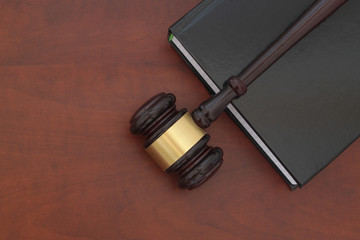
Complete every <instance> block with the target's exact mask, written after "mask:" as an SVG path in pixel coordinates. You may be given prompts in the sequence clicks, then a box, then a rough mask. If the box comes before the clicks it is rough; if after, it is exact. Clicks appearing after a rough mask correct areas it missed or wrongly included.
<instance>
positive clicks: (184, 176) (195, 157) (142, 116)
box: [130, 0, 346, 189]
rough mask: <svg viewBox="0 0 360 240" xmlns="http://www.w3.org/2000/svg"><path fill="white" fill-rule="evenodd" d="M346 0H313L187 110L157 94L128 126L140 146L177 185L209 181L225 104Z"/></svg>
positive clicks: (189, 186)
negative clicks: (211, 131)
mask: <svg viewBox="0 0 360 240" xmlns="http://www.w3.org/2000/svg"><path fill="white" fill-rule="evenodd" d="M345 2H346V0H317V1H316V2H314V3H313V5H312V6H311V7H310V8H309V9H308V10H307V11H306V12H305V13H304V14H303V15H302V16H301V17H300V18H299V19H298V20H297V21H296V22H295V23H294V24H293V25H292V26H291V27H289V28H288V29H287V30H286V31H285V32H284V33H283V34H282V35H281V36H280V37H279V38H278V39H277V40H276V41H275V42H274V43H273V44H272V45H271V46H270V47H268V48H267V49H266V50H265V51H264V52H263V53H262V54H261V55H260V56H259V57H257V58H256V59H255V60H254V61H253V62H252V63H251V64H250V65H249V66H248V67H246V68H245V70H244V71H242V72H241V73H240V74H238V75H237V76H233V77H231V78H229V79H228V80H227V81H226V85H225V87H224V88H223V89H222V90H221V91H220V92H218V93H217V94H216V95H214V96H212V97H211V98H209V99H208V100H206V101H205V102H203V103H202V104H201V105H200V106H199V108H197V109H195V110H194V111H193V112H192V113H191V114H190V113H188V111H187V110H186V109H185V108H184V109H181V110H179V111H178V110H176V107H175V96H174V95H173V94H165V93H160V94H158V95H156V96H154V97H152V98H151V99H150V100H148V101H147V102H146V103H145V104H144V105H142V106H141V107H140V108H139V110H138V111H137V112H136V113H135V114H134V115H133V117H132V119H131V121H130V124H131V127H130V130H131V132H132V133H133V134H141V135H143V136H145V143H144V148H145V149H146V151H147V152H148V154H149V155H150V156H151V157H152V158H153V159H154V160H155V161H156V162H157V163H158V165H159V166H160V168H161V169H162V170H164V171H165V172H167V173H176V175H177V176H178V185H179V186H180V187H181V188H187V189H193V188H196V187H198V186H200V185H201V184H202V183H204V182H205V181H206V180H208V179H209V178H210V177H211V176H212V175H213V174H214V173H215V172H216V171H217V170H218V169H219V167H220V166H221V164H222V162H223V159H222V156H223V152H222V150H221V149H220V148H217V147H215V148H214V147H211V146H208V145H207V143H208V141H209V139H210V136H209V135H208V134H207V133H206V132H205V131H204V130H203V129H204V128H207V127H209V126H210V124H211V122H213V121H215V120H216V119H217V118H218V117H219V115H220V114H221V113H222V112H223V111H224V110H225V108H226V107H227V105H228V104H229V103H230V102H231V101H232V100H233V99H236V98H238V97H240V96H242V95H243V94H245V93H246V91H247V86H249V85H250V84H251V83H252V82H253V81H254V80H255V79H256V78H257V77H258V76H260V75H261V74H262V73H263V72H264V71H265V70H266V69H267V68H269V67H270V66H271V65H272V64H273V63H274V62H275V61H276V60H278V59H279V58H280V57H281V56H282V55H283V54H284V53H285V52H286V51H288V50H289V49H290V48H291V47H292V46H293V45H294V44H296V43H297V42H298V41H299V40H300V39H302V38H303V37H304V36H305V35H306V34H307V33H309V32H310V31H311V30H312V29H313V28H315V27H316V26H317V25H318V24H320V23H321V22H322V21H323V20H324V19H326V18H327V17H328V16H329V15H330V14H332V13H333V12H334V11H335V10H336V9H337V8H339V7H340V6H341V5H342V4H344V3H345Z"/></svg>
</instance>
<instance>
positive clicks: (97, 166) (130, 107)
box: [0, 0, 360, 240]
mask: <svg viewBox="0 0 360 240" xmlns="http://www.w3.org/2000/svg"><path fill="white" fill-rule="evenodd" d="M199 2H200V1H199V0H181V1H180V0H172V1H168V0H158V1H140V0H133V1H125V0H122V1H121V0H119V1H111V0H101V1H100V0H76V1H75V0H74V1H70V0H67V1H55V0H47V1H45V0H28V1H18V0H0V53H1V54H0V79H1V80H0V132H1V134H0V239H2V240H18V239H22V240H27V239H36V240H38V239H47V240H48V239H56V240H103V239H107V240H112V239H157V240H158V239H267V240H271V239H294V240H297V239H342V240H344V239H345V240H346V239H354V240H355V239H359V238H360V228H359V225H360V214H359V213H360V201H359V200H360V189H359V182H360V164H359V161H358V160H359V159H360V141H359V140H358V141H356V142H355V143H353V144H352V145H351V146H350V147H349V148H348V149H347V150H346V151H345V152H344V153H342V154H341V155H340V156H339V157H338V158H337V159H336V160H335V161H334V162H333V163H332V164H330V165H329V166H328V167H327V168H326V169H325V170H324V171H323V172H321V173H320V174H319V175H318V176H316V177H315V178H314V179H313V180H312V181H311V182H310V183H309V184H308V185H306V186H305V187H304V188H303V189H298V190H296V191H294V192H291V191H289V189H288V187H287V186H286V184H285V183H284V182H283V180H282V179H281V177H280V176H279V175H278V174H277V173H276V171H275V170H274V169H273V168H272V167H271V166H270V164H269V163H268V162H267V161H266V160H265V158H264V157H263V156H262V155H261V153H260V152H259V151H258V150H257V149H256V148H255V147H254V146H253V144H252V143H251V142H250V141H249V140H248V139H247V138H246V136H245V135H244V134H243V133H242V132H241V131H239V130H238V128H237V126H235V124H234V123H233V122H232V121H231V119H230V118H229V117H228V116H226V115H225V114H223V115H221V117H220V118H219V120H218V121H216V122H215V123H214V124H213V125H212V127H211V128H209V130H208V132H209V134H210V135H211V136H212V139H211V140H210V142H209V143H210V144H211V145H213V146H220V147H221V148H222V149H223V150H224V164H223V166H222V168H221V169H220V170H219V172H218V173H217V175H216V176H214V178H212V179H211V180H210V181H209V182H208V183H207V184H205V185H204V186H202V187H200V188H199V189H196V190H194V191H185V190H181V189H178V188H177V187H176V183H175V181H172V180H173V179H171V177H169V176H167V175H166V174H164V173H162V172H161V170H160V169H159V168H158V167H157V166H156V164H155V163H154V162H152V161H151V159H150V158H149V157H148V156H147V155H146V153H145V152H144V151H143V149H142V146H141V145H142V139H140V138H138V137H136V136H133V135H132V134H131V133H130V131H129V120H130V118H131V116H132V114H133V113H134V111H135V110H136V109H137V108H138V107H139V106H140V105H141V104H142V103H143V102H144V101H145V100H146V99H148V98H150V97H151V96H153V95H154V94H156V93H158V92H161V91H164V92H173V93H174V94H175V95H176V96H177V105H178V107H179V108H181V107H187V108H188V109H195V108H196V107H197V106H198V104H199V103H200V102H202V101H204V100H205V99H206V98H207V97H208V93H207V92H206V90H205V89H204V88H203V86H202V85H201V83H200V81H198V80H197V78H196V77H195V75H194V74H193V73H192V72H191V70H189V69H188V67H187V66H186V64H185V63H184V62H183V61H182V60H181V58H180V57H179V56H178V55H177V54H176V52H175V51H174V50H173V49H172V48H171V47H170V46H169V44H168V42H167V39H166V36H167V28H168V27H169V26H170V25H171V24H172V23H173V22H175V21H176V20H177V19H178V18H180V17H181V16H182V15H183V14H184V13H186V12H187V11H188V10H189V9H191V8H192V7H193V6H195V5H196V4H197V3H199Z"/></svg>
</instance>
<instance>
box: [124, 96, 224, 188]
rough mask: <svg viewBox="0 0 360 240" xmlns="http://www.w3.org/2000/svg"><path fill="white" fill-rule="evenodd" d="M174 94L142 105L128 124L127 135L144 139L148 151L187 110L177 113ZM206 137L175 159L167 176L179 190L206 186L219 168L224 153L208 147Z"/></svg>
mask: <svg viewBox="0 0 360 240" xmlns="http://www.w3.org/2000/svg"><path fill="white" fill-rule="evenodd" d="M175 100H176V99H175V96H174V95H173V94H165V93H159V94H157V95H155V96H154V97H152V98H150V99H149V100H148V101H147V102H146V103H144V104H143V105H142V106H141V107H140V108H139V109H138V110H137V111H136V112H135V113H134V115H133V116H132V118H131V120H130V124H131V126H130V131H131V132H132V133H133V134H135V135H137V134H141V135H143V136H145V143H144V148H147V147H149V146H150V145H151V144H152V143H153V142H154V141H156V140H157V139H158V138H159V137H160V136H161V135H162V134H163V133H164V132H166V131H167V130H168V129H169V128H170V127H171V126H172V125H173V124H174V123H176V122H177V121H178V120H179V119H180V118H181V117H182V116H183V115H184V114H185V113H186V112H187V110H186V109H185V108H184V109H181V110H180V111H177V110H176V106H175ZM209 139H210V137H209V135H208V134H206V135H205V136H204V137H203V138H202V139H200V140H199V141H198V142H197V143H196V144H195V145H194V146H193V147H192V148H191V149H190V150H189V151H188V152H186V153H185V154H184V155H183V156H182V157H181V158H180V159H178V160H177V161H176V162H175V163H174V164H173V165H172V166H171V167H169V168H168V169H166V172H167V173H173V172H175V173H176V175H177V176H178V185H179V187H181V188H187V189H189V190H190V189H194V188H197V187H199V186H200V185H201V184H203V183H205V182H206V181H207V180H208V179H209V178H210V177H211V176H212V175H213V174H214V173H215V172H216V171H217V170H218V169H219V168H220V166H221V164H222V162H223V159H222V155H223V152H222V150H221V149H220V148H213V147H209V146H208V145H207V142H208V141H209Z"/></svg>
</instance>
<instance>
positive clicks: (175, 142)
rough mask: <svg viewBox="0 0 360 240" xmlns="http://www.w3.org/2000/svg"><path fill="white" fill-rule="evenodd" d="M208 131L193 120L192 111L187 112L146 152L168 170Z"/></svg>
mask: <svg viewBox="0 0 360 240" xmlns="http://www.w3.org/2000/svg"><path fill="white" fill-rule="evenodd" d="M205 134H206V132H205V131H204V130H203V129H202V128H200V127H199V126H198V125H196V123H195V122H194V121H193V119H192V117H191V115H190V113H188V112H187V113H185V114H184V116H182V117H181V118H180V119H179V120H178V121H176V122H175V123H174V124H173V125H172V126H171V127H170V128H169V129H168V130H167V131H166V132H164V133H163V134H162V135H161V136H160V137H159V138H158V139H157V140H156V141H155V142H153V143H152V144H151V145H150V146H149V147H148V148H146V152H147V153H148V154H149V155H150V156H151V157H152V158H153V159H154V160H155V161H156V162H157V164H158V165H159V166H160V168H161V169H162V170H164V171H165V170H166V169H167V168H169V167H170V166H171V165H172V164H174V163H175V162H176V161H177V160H179V158H180V157H182V156H183V155H184V154H185V153H186V152H187V151H189V150H190V148H192V147H193V146H194V145H195V144H196V143H197V142H198V141H199V140H200V139H201V138H202V137H203V136H204V135H205Z"/></svg>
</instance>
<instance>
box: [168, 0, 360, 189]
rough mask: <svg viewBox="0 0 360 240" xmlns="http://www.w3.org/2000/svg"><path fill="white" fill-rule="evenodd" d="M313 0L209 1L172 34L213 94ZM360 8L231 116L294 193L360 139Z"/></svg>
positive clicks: (304, 47) (259, 86)
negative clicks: (359, 10) (295, 189)
mask: <svg viewBox="0 0 360 240" xmlns="http://www.w3.org/2000/svg"><path fill="white" fill-rule="evenodd" d="M312 3H313V0H302V1H288V0H273V1H265V0H237V1H221V0H205V1H203V2H201V3H200V4H199V5H198V6H196V7H195V8H194V9H192V10H191V11H190V12H189V13H188V14H186V15H185V16H184V17H183V18H182V19H180V20H179V21H178V22H177V23H175V24H174V25H173V26H172V27H170V29H169V33H170V38H169V40H170V42H171V44H172V45H173V46H174V47H175V49H176V50H177V51H178V52H179V53H180V54H181V55H182V57H183V58H184V59H185V60H186V61H187V63H188V64H189V66H191V67H192V68H193V70H194V72H195V73H196V74H197V75H198V76H199V77H200V79H201V80H202V81H203V83H204V84H205V86H206V87H207V88H208V90H209V91H210V92H211V93H215V92H217V91H219V89H220V88H222V86H223V84H224V82H225V81H226V80H227V79H228V78H229V77H230V76H233V75H237V74H238V73H239V72H241V71H242V70H243V69H244V68H245V67H246V66H247V65H248V64H249V63H250V62H251V61H253V60H254V59H255V58H256V56H258V55H259V54H260V53H261V52H262V51H264V50H265V49H266V47H267V46H269V45H270V44H271V43H272V42H273V41H275V40H276V39H277V38H278V37H279V36H280V35H281V34H282V33H283V32H284V31H285V30H286V29H287V27H289V26H290V25H291V24H292V23H293V22H295V21H296V19H297V18H298V17H299V16H300V15H301V14H302V13H303V12H304V11H305V10H306V9H307V8H308V7H309V6H311V4H312ZM358 9H360V2H359V1H349V2H347V3H346V4H345V5H343V6H342V7H341V8H340V9H338V10H337V11H336V12H335V13H333V15H332V16H330V17H329V18H328V19H327V20H325V21H324V22H323V23H322V24H320V25H319V26H318V27H317V28H316V29H314V30H313V31H312V32H310V33H309V34H308V35H307V36H305V38H304V39H302V40H301V41H300V42H299V43H297V44H296V45H295V46H294V47H293V48H292V49H290V50H289V51H288V52H287V53H286V54H285V55H284V56H282V57H281V58H280V59H279V60H278V61H277V62H275V63H274V64H273V65H272V66H271V67H270V68H269V69H268V70H267V71H265V72H264V73H263V74H262V75H261V76H260V77H259V78H258V79H257V80H256V81H255V82H254V83H252V84H251V85H250V86H249V88H248V92H247V93H246V94H245V95H244V96H242V97H241V98H239V99H238V100H235V101H233V103H232V104H230V105H229V106H228V113H229V114H230V116H232V118H233V119H234V120H235V122H236V123H237V124H238V125H239V126H240V127H241V128H242V129H243V130H244V132H245V133H246V134H247V135H248V136H249V137H250V138H251V139H252V140H253V142H254V143H255V144H256V145H257V146H258V148H259V149H260V150H261V151H262V152H263V153H264V154H265V156H266V157H267V159H268V160H269V161H270V163H272V165H273V166H274V167H275V168H276V169H277V171H278V172H279V173H280V174H281V175H282V176H283V178H284V179H285V180H286V182H287V183H288V184H289V186H290V187H291V188H292V189H294V188H296V187H297V186H300V187H301V186H303V185H304V184H305V183H307V182H308V181H309V180H310V179H311V178H312V177H313V176H314V175H315V174H316V173H318V172H319V171H320V170H321V169H323V168H324V167H325V166H326V165H328V164H329V163H330V162H331V161H332V160H333V159H334V158H336V156H337V155H339V154H340V153H341V152H342V151H343V150H344V149H345V148H346V147H347V146H349V145H350V144H351V143H352V142H353V141H354V140H356V139H357V138H358V137H359V133H360V106H359V104H360V80H359V76H360V68H359V66H360V50H359V49H360V15H358V13H357V11H358Z"/></svg>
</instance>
